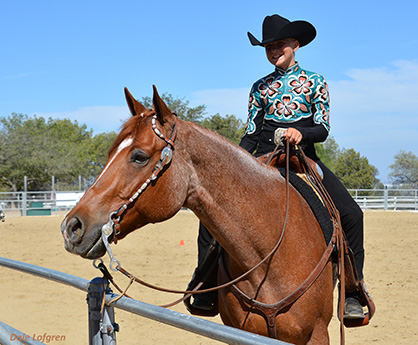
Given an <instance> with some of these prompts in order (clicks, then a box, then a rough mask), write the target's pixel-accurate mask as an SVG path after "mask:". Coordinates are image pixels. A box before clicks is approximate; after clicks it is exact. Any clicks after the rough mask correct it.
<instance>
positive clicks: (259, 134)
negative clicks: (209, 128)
mask: <svg viewBox="0 0 418 345" xmlns="http://www.w3.org/2000/svg"><path fill="white" fill-rule="evenodd" d="M315 36H316V30H315V28H314V26H313V25H312V24H310V23H308V22H306V21H293V22H291V21H289V20H288V19H286V18H283V17H281V16H279V15H277V14H275V15H272V16H267V17H266V18H265V19H264V22H263V40H262V41H261V42H260V41H259V40H258V39H256V38H255V37H254V36H253V35H252V34H251V33H249V32H248V37H249V39H250V42H251V44H252V45H253V46H262V47H264V48H265V50H266V55H267V59H268V61H269V62H270V63H271V64H272V65H273V66H274V67H275V69H274V71H273V72H272V73H270V74H269V75H267V76H265V77H263V78H261V79H259V80H258V81H256V82H255V83H254V84H253V87H252V89H251V92H250V97H249V113H248V120H247V126H246V131H245V134H244V136H243V138H242V140H241V143H240V146H241V147H242V148H244V149H245V150H247V151H248V152H250V153H254V151H255V156H261V155H263V154H265V153H269V152H271V151H273V149H274V147H275V143H274V132H275V130H276V129H277V128H284V129H285V131H284V135H283V136H284V137H285V139H287V140H288V141H289V143H290V144H293V145H299V144H300V145H301V146H302V147H303V148H304V152H305V154H306V155H307V156H308V157H309V158H311V159H313V160H314V161H315V162H317V163H318V164H319V166H320V167H321V169H322V171H323V173H324V178H323V181H322V182H323V184H324V186H325V188H326V189H327V191H328V193H329V194H330V196H331V198H332V200H333V201H334V203H335V205H336V207H337V209H338V210H339V212H340V216H341V223H342V228H343V230H344V232H345V234H346V237H347V240H348V243H349V246H350V248H351V249H352V250H353V252H354V258H355V265H356V268H357V273H358V276H359V279H360V281H361V280H362V279H363V264H364V248H363V213H362V211H361V209H360V207H359V206H358V205H357V203H356V202H355V201H354V200H353V198H352V197H351V195H350V194H349V193H348V191H347V190H346V188H345V187H344V186H343V184H342V183H341V182H340V180H339V179H338V178H337V177H336V176H335V175H334V174H333V173H332V172H331V171H330V170H329V169H328V168H327V167H326V166H325V165H324V164H323V163H322V162H321V161H320V160H319V158H318V157H317V155H316V152H315V147H314V143H316V142H323V141H325V139H326V138H327V136H328V133H329V130H330V125H329V93H328V86H327V83H326V82H325V80H324V78H323V77H322V76H321V75H319V74H318V73H314V72H310V71H308V70H305V69H303V68H302V67H301V66H300V65H299V63H298V62H297V61H296V60H295V53H296V51H297V50H298V49H299V48H300V47H303V46H306V45H307V44H309V43H310V42H311V41H312V40H313V39H314V38H315ZM211 238H212V236H211V235H210V233H209V232H208V231H207V230H206V229H205V227H204V226H203V225H202V224H200V227H199V238H198V250H199V258H198V267H197V270H199V267H201V263H202V261H203V258H204V256H205V254H206V252H207V248H208V246H209V243H210V241H211ZM211 296H212V295H206V294H203V295H202V294H199V295H195V300H194V302H193V306H194V307H196V308H199V309H206V310H208V309H210V308H213V306H214V304H213V302H212V301H211ZM345 317H349V318H363V317H364V314H363V308H362V306H361V304H360V302H359V298H358V296H356V295H349V296H347V299H346V306H345Z"/></svg>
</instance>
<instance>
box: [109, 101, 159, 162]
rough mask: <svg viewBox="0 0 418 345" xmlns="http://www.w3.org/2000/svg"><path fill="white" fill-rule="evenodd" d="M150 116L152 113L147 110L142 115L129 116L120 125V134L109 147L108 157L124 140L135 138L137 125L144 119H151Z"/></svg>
mask: <svg viewBox="0 0 418 345" xmlns="http://www.w3.org/2000/svg"><path fill="white" fill-rule="evenodd" d="M152 115H154V111H153V110H151V109H147V110H146V111H145V112H144V113H142V114H140V115H135V116H131V117H130V118H129V119H128V120H126V121H125V123H124V124H123V125H122V129H121V131H120V133H119V134H118V136H117V137H116V139H115V141H114V142H113V144H112V146H111V147H110V149H109V151H108V155H110V154H111V153H112V152H113V151H114V150H116V149H117V148H118V147H119V145H120V143H121V142H122V141H123V140H125V139H126V138H129V137H132V138H135V137H136V134H137V132H138V127H139V125H140V124H141V123H142V122H143V121H144V119H146V118H148V117H151V116H152Z"/></svg>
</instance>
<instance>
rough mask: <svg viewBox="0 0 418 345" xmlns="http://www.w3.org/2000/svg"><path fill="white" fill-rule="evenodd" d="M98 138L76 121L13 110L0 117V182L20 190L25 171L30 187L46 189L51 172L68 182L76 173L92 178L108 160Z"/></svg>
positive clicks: (74, 179)
mask: <svg viewBox="0 0 418 345" xmlns="http://www.w3.org/2000/svg"><path fill="white" fill-rule="evenodd" d="M113 138H114V134H113ZM111 139H112V138H111V136H110V137H109V140H108V142H109V141H110V140H111ZM99 141H101V142H103V143H105V141H104V139H103V138H101V137H98V138H97V139H95V140H94V137H93V132H92V131H91V130H90V131H88V130H87V128H86V125H79V124H78V123H77V121H75V122H74V123H73V122H71V121H70V120H67V119H64V120H54V119H51V118H50V119H48V120H45V119H44V118H43V117H39V118H38V117H36V116H35V117H33V118H30V117H28V116H27V115H22V114H15V113H14V114H12V115H11V116H10V117H8V118H6V117H2V118H0V185H1V186H3V188H5V189H8V190H11V191H18V190H22V189H23V181H24V176H25V175H26V176H28V189H29V190H45V189H49V188H50V182H51V176H55V177H56V180H57V181H59V182H60V183H64V184H67V185H71V184H73V183H77V181H78V176H79V175H81V176H84V177H85V178H88V179H91V178H93V176H95V175H97V173H98V171H100V170H101V167H102V166H103V164H104V163H105V162H106V160H107V157H106V158H105V157H104V155H103V152H102V151H101V150H103V147H102V146H101V145H99V144H98V142H99ZM103 145H104V144H103ZM109 146H110V144H109ZM105 151H106V152H107V149H106V150H105ZM95 165H96V166H97V168H96V167H95Z"/></svg>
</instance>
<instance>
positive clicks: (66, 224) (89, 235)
mask: <svg viewBox="0 0 418 345" xmlns="http://www.w3.org/2000/svg"><path fill="white" fill-rule="evenodd" d="M61 233H62V236H63V237H64V247H65V249H66V250H67V251H68V252H70V253H73V254H76V255H80V256H81V257H83V258H86V259H97V258H99V257H101V256H103V255H104V254H105V253H106V248H105V246H104V244H103V241H102V239H101V228H99V227H98V228H97V229H89V231H86V228H85V226H84V225H83V222H82V220H80V219H79V218H78V217H76V216H75V217H72V218H71V219H69V220H68V219H67V218H65V219H64V221H63V222H62V223H61Z"/></svg>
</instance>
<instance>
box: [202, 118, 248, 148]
mask: <svg viewBox="0 0 418 345" xmlns="http://www.w3.org/2000/svg"><path fill="white" fill-rule="evenodd" d="M200 124H201V125H202V127H204V128H207V129H210V130H212V131H215V132H216V133H218V134H220V135H222V136H224V137H225V138H227V139H228V140H229V141H231V142H233V143H235V144H239V142H240V141H241V138H242V136H243V135H244V130H245V126H244V124H243V123H242V121H241V120H240V119H238V118H236V117H235V116H234V115H226V116H225V117H223V116H221V115H219V114H216V115H212V116H210V117H207V118H205V119H204V120H203V121H202V122H201V123H200Z"/></svg>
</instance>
